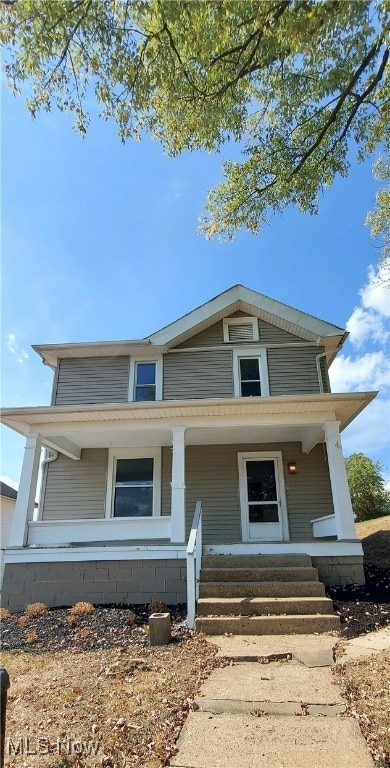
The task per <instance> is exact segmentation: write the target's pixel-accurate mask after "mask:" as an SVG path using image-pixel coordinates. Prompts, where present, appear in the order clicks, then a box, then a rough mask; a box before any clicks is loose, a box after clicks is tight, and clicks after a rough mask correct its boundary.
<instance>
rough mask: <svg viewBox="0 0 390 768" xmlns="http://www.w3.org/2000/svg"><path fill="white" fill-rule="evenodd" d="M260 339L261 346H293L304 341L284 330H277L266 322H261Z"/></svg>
mask: <svg viewBox="0 0 390 768" xmlns="http://www.w3.org/2000/svg"><path fill="white" fill-rule="evenodd" d="M259 337H260V341H259V344H293V343H294V342H295V343H296V342H302V341H303V339H301V338H299V336H295V335H294V334H293V333H289V332H288V331H285V330H283V328H277V327H276V325H270V323H266V322H265V321H264V320H259Z"/></svg>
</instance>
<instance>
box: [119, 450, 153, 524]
mask: <svg viewBox="0 0 390 768" xmlns="http://www.w3.org/2000/svg"><path fill="white" fill-rule="evenodd" d="M153 463H154V461H153V459H117V461H116V473H115V474H116V476H115V491H114V508H113V513H114V517H151V516H152V515H153Z"/></svg>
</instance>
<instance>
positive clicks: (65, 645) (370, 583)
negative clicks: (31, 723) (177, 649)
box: [1, 563, 390, 653]
mask: <svg viewBox="0 0 390 768" xmlns="http://www.w3.org/2000/svg"><path fill="white" fill-rule="evenodd" d="M364 570H365V576H366V584H365V586H358V585H357V584H349V585H347V586H345V587H327V590H326V592H327V595H328V597H330V598H331V599H332V600H333V601H334V607H335V611H336V612H337V613H338V614H339V616H340V620H341V636H342V637H345V638H347V639H348V638H351V637H357V636H358V635H362V634H365V633H367V632H373V631H375V630H377V629H379V628H380V627H384V626H386V625H387V624H389V623H390V568H381V567H379V566H377V565H372V564H369V563H368V564H366V565H365V569H364ZM170 613H171V626H172V640H173V642H181V641H182V640H184V639H185V638H187V637H188V636H189V635H190V634H192V632H191V631H190V630H188V629H187V625H186V605H185V604H183V605H177V606H170ZM148 615H149V610H148V606H147V605H131V606H126V607H118V606H115V605H112V606H105V607H99V606H98V607H96V609H95V611H94V612H93V613H91V614H86V615H81V616H77V617H75V619H74V622H73V623H72V624H69V609H67V608H52V609H51V610H50V611H49V613H48V614H47V615H46V616H36V617H31V618H29V620H28V624H26V625H25V626H21V625H20V624H19V619H20V617H21V616H22V614H21V613H15V614H12V616H11V617H10V618H8V619H6V620H5V621H2V622H1V648H2V650H4V651H12V652H22V651H23V652H27V653H43V652H47V651H49V652H57V651H65V650H67V649H73V650H80V651H95V650H103V649H109V648H124V647H126V646H128V645H129V643H131V644H135V645H142V646H147V645H148V644H149V635H148Z"/></svg>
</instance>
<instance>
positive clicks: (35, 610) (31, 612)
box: [24, 603, 49, 617]
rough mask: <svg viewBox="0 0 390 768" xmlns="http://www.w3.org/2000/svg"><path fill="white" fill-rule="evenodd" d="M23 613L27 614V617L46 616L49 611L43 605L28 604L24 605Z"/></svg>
mask: <svg viewBox="0 0 390 768" xmlns="http://www.w3.org/2000/svg"><path fill="white" fill-rule="evenodd" d="M24 612H25V613H26V614H27V616H32V617H35V616H46V614H47V613H48V612H49V609H48V607H47V605H45V603H29V604H28V605H26V607H25V609H24Z"/></svg>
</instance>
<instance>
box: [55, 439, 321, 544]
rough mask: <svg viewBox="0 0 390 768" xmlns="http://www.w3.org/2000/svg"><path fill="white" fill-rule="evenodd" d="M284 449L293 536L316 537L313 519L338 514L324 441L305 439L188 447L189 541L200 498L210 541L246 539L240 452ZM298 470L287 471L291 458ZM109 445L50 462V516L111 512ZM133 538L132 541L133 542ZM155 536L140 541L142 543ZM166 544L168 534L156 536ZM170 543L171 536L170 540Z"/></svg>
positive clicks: (167, 469)
mask: <svg viewBox="0 0 390 768" xmlns="http://www.w3.org/2000/svg"><path fill="white" fill-rule="evenodd" d="M267 450H270V451H277V450H278V451H282V457H283V468H284V473H285V476H284V481H285V487H286V499H287V509H288V518H289V528H290V537H291V541H312V539H313V536H312V527H311V525H310V520H311V519H313V518H315V517H321V516H323V515H330V514H333V503H332V493H331V487H330V480H329V473H328V466H327V462H326V458H325V454H324V451H323V447H322V445H319V446H316V447H315V448H314V449H313V450H312V451H311V452H310V453H309V454H302V453H301V447H300V443H284V444H277V443H271V444H267V445H265V444H254V443H250V444H240V445H235V444H232V445H189V446H187V447H186V451H185V456H186V541H187V540H188V536H189V532H190V528H191V523H192V519H193V516H194V511H195V505H196V502H197V501H199V500H200V501H202V507H203V540H204V543H205V544H234V543H240V542H241V540H242V539H241V514H240V499H239V485H238V453H239V452H242V451H253V452H254V451H267ZM292 460H294V461H296V462H297V464H298V472H297V474H296V475H294V476H292V475H289V474H288V473H287V463H288V461H292ZM107 464H108V450H107V449H95V448H93V449H92V448H91V449H85V450H84V451H82V458H81V461H79V462H76V461H73V460H72V459H68V458H66V457H65V456H59V457H58V459H57V461H55V462H53V463H52V464H49V465H48V467H47V478H46V490H45V495H44V504H43V519H44V520H80V519H101V518H103V517H104V514H105V499H106V476H107ZM171 472H172V450H171V448H170V447H164V448H163V449H162V477H161V514H162V515H170V514H171V485H170V484H171ZM127 543H129V542H127ZM141 543H145V544H148V543H150V542H148V541H144V542H140V541H138V544H141ZM153 543H154V544H159V543H161V544H163V543H164V540H158V541H153ZM165 543H166V542H165Z"/></svg>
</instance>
